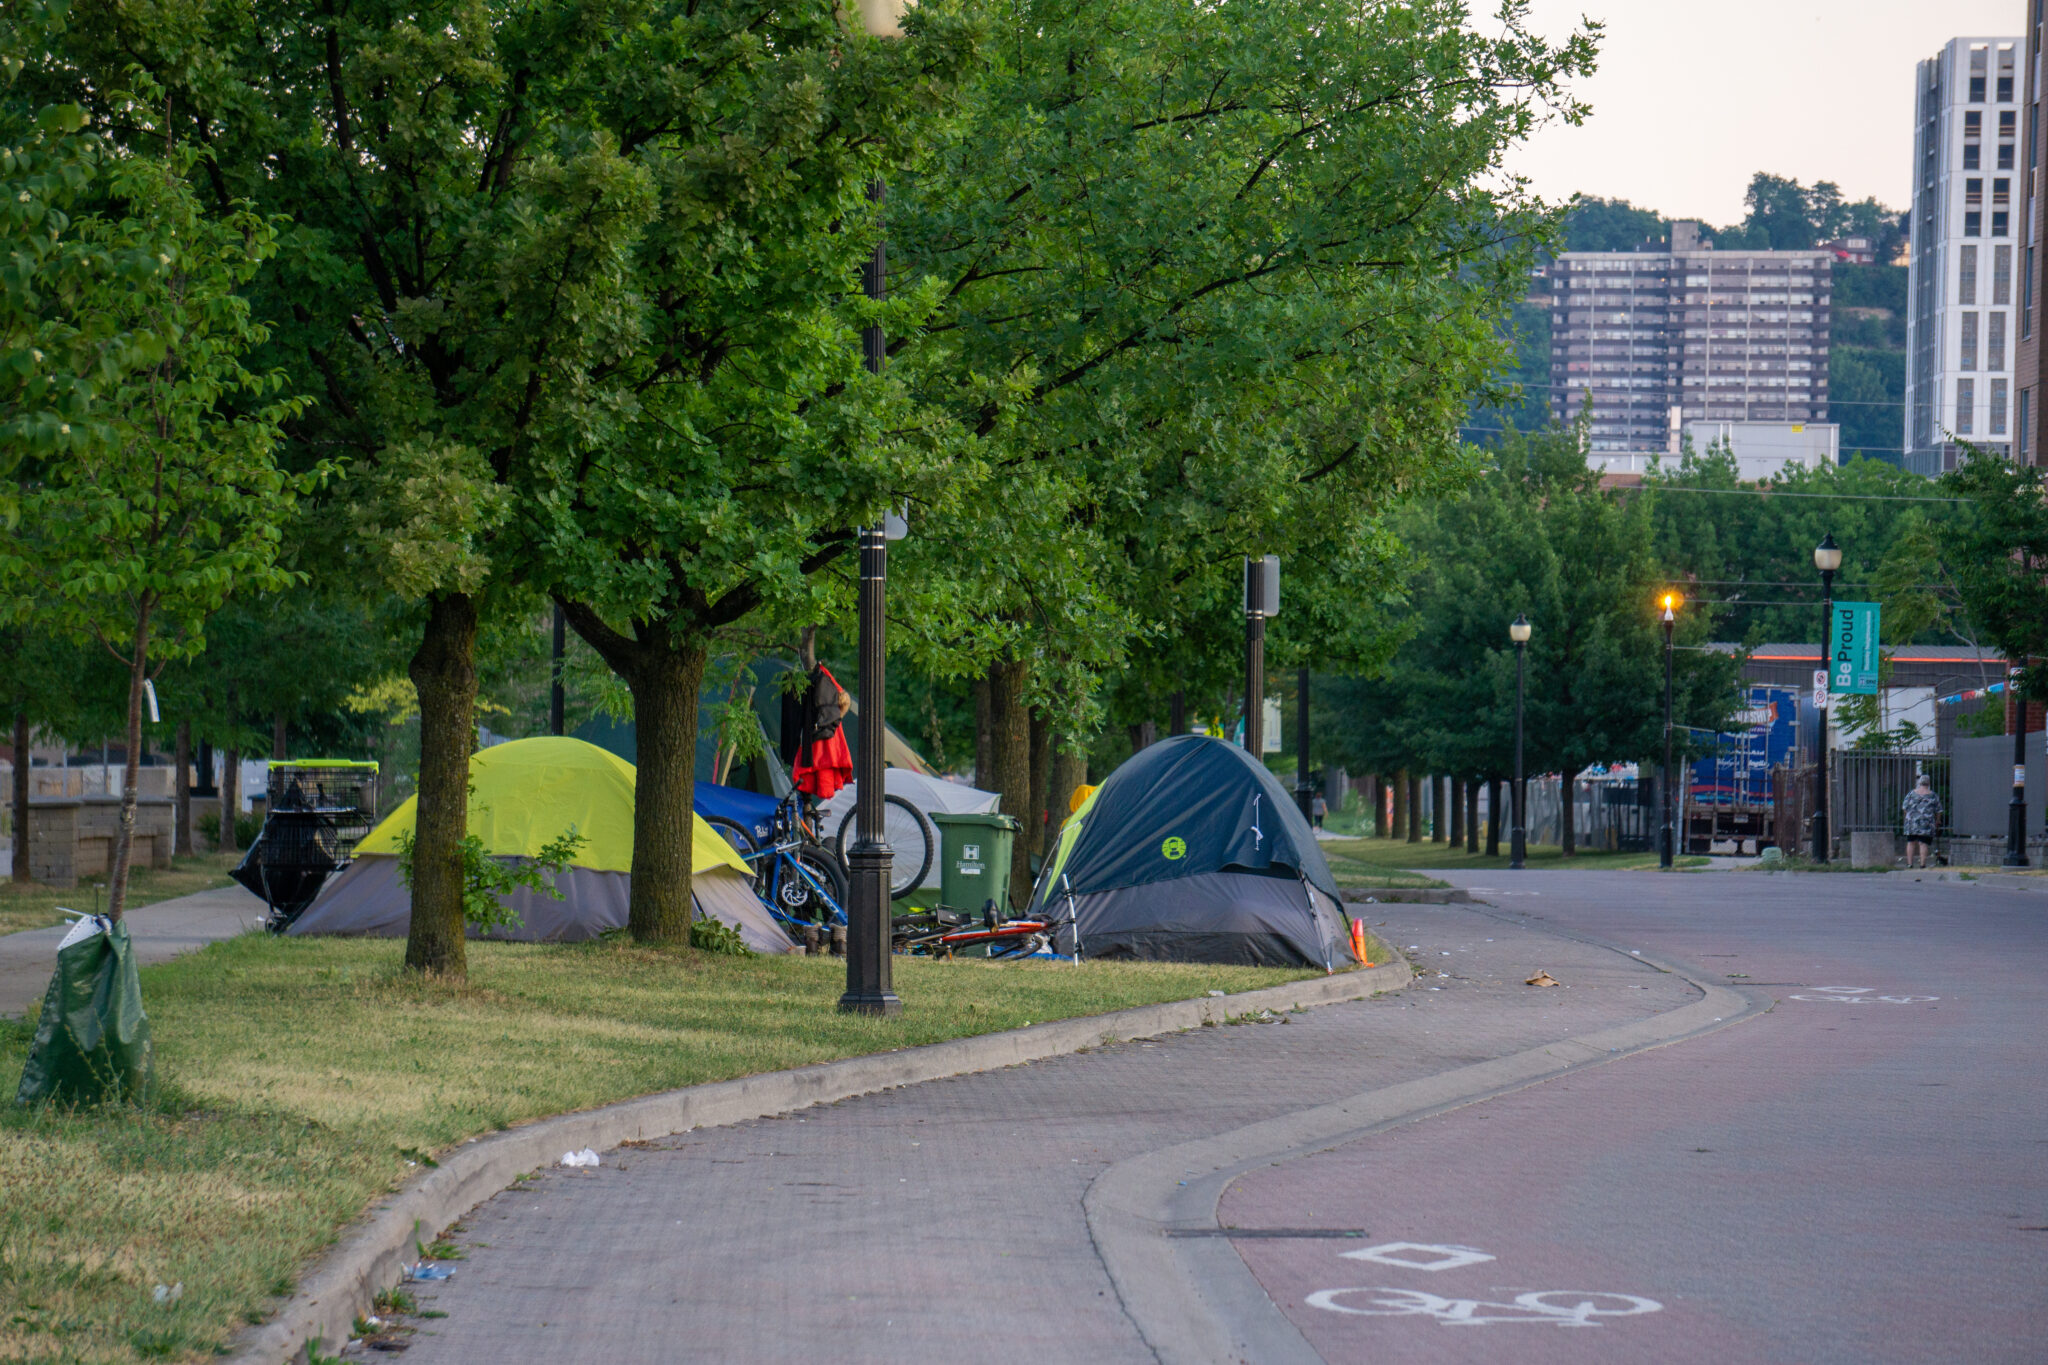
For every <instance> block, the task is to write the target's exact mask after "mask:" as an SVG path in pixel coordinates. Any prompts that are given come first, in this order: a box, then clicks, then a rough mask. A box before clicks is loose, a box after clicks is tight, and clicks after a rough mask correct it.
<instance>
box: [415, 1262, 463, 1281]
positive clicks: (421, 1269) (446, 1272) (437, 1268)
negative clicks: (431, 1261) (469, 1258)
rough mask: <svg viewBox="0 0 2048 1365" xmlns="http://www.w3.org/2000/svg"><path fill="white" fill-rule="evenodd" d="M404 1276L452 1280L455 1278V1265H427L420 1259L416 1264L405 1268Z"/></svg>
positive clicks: (417, 1278) (418, 1278) (419, 1278)
mask: <svg viewBox="0 0 2048 1365" xmlns="http://www.w3.org/2000/svg"><path fill="white" fill-rule="evenodd" d="M405 1278H407V1279H408V1280H452V1279H454V1278H455V1267H454V1266H452V1265H428V1264H427V1263H426V1262H425V1261H421V1262H420V1263H419V1264H418V1265H416V1266H411V1267H408V1268H407V1270H406V1272H405Z"/></svg>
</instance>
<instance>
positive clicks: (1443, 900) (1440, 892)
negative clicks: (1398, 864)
mask: <svg viewBox="0 0 2048 1365" xmlns="http://www.w3.org/2000/svg"><path fill="white" fill-rule="evenodd" d="M1368 897H1370V898H1371V899H1372V900H1374V901H1376V902H1378V903H1379V904H1381V905H1386V904H1389V903H1390V902H1399V903H1401V904H1404V905H1470V904H1472V893H1471V892H1470V891H1467V890H1466V889H1465V888H1464V887H1462V886H1347V887H1345V888H1344V903H1345V904H1346V905H1363V904H1365V902H1366V899H1367V898H1368Z"/></svg>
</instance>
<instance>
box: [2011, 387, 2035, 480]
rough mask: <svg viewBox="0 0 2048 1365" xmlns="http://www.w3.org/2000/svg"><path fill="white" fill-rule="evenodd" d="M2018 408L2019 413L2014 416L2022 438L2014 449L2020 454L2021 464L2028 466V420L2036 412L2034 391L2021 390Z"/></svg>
mask: <svg viewBox="0 0 2048 1365" xmlns="http://www.w3.org/2000/svg"><path fill="white" fill-rule="evenodd" d="M2017 406H2018V411H2017V412H2015V413H2014V414H2013V415H2014V416H2015V417H2016V418H2018V423H2017V425H2018V427H2019V437H2020V439H2019V441H2018V443H2017V444H2016V445H2015V446H2014V447H2013V448H2014V449H2015V450H2016V451H2017V452H2018V453H2019V462H2020V463H2021V464H2026V463H2027V418H2028V417H2029V416H2031V415H2032V414H2033V411H2034V391H2033V390H2032V389H2021V390H2020V401H2019V403H2018V405H2017Z"/></svg>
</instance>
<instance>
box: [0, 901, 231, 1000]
mask: <svg viewBox="0 0 2048 1365" xmlns="http://www.w3.org/2000/svg"><path fill="white" fill-rule="evenodd" d="M85 903H86V905H87V906H88V907H90V906H91V904H92V899H91V894H90V891H89V890H88V893H87V896H86V901H85ZM266 913H268V912H267V910H266V908H265V906H264V904H263V902H262V901H260V900H258V899H257V898H256V897H254V896H252V895H250V894H249V893H248V892H247V891H244V890H243V889H242V888H241V887H239V886H224V887H221V888H220V889H219V890H216V891H199V892H195V893H194V894H192V895H190V896H179V897H178V898H177V899H176V900H168V901H158V902H157V903H156V904H155V905H145V906H143V907H142V908H141V909H139V910H130V911H129V912H128V914H127V921H128V935H129V938H130V940H131V941H132V942H133V943H134V944H135V955H136V958H137V960H139V961H141V962H143V963H145V964H147V963H151V962H165V961H168V960H170V959H171V958H174V957H176V956H177V955H178V954H179V953H189V952H191V951H192V950H193V949H194V948H203V947H205V946H206V945H207V944H209V943H213V942H215V941H217V940H219V939H224V938H233V937H234V936H235V935H237V934H246V933H248V932H249V931H250V930H252V929H260V928H262V927H263V917H264V915H265V914H266ZM66 932H67V930H66V928H65V926H64V925H61V924H58V925H53V926H51V927H50V928H48V929H24V930H22V931H21V932H20V933H18V934H0V1014H21V1013H23V1012H24V1011H26V1010H27V1009H28V1007H29V1006H30V1005H32V1004H34V1003H35V1002H37V1001H39V1000H41V999H42V998H43V992H44V991H45V990H46V989H48V988H49V984H50V970H51V968H52V966H53V965H54V964H55V962H56V960H57V944H58V943H59V942H60V941H61V940H62V939H63V937H64V935H65V933H66Z"/></svg>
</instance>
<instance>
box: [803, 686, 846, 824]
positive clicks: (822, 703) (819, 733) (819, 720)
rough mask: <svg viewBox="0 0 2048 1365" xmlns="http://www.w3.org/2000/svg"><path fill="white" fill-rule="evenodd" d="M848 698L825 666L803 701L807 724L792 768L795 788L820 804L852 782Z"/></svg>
mask: <svg viewBox="0 0 2048 1365" xmlns="http://www.w3.org/2000/svg"><path fill="white" fill-rule="evenodd" d="M847 702H848V698H847V695H846V690H845V689H844V688H842V687H841V686H840V685H839V679H837V678H835V677H833V676H832V672H831V670H830V669H828V668H826V667H825V666H824V665H823V664H819V665H818V671H817V672H816V673H814V674H812V675H811V687H810V690H809V693H808V694H807V695H806V696H805V698H804V712H805V717H806V720H807V722H808V723H807V724H806V726H805V728H804V740H805V743H804V745H803V747H801V748H800V749H798V751H797V756H796V763H795V765H794V766H793V767H792V768H791V769H790V780H791V781H792V782H794V783H795V784H796V789H797V790H798V791H801V792H808V793H810V794H811V795H812V796H815V797H817V798H818V799H819V800H820V801H830V800H831V799H832V797H833V795H834V793H836V792H837V791H838V790H839V789H840V788H841V787H843V786H845V785H846V784H847V783H849V782H851V781H853V751H852V750H850V749H848V748H847V747H846V732H845V727H844V726H842V725H841V724H840V717H842V716H844V715H845V714H846V707H847ZM828 726H829V728H827V727H828Z"/></svg>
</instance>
